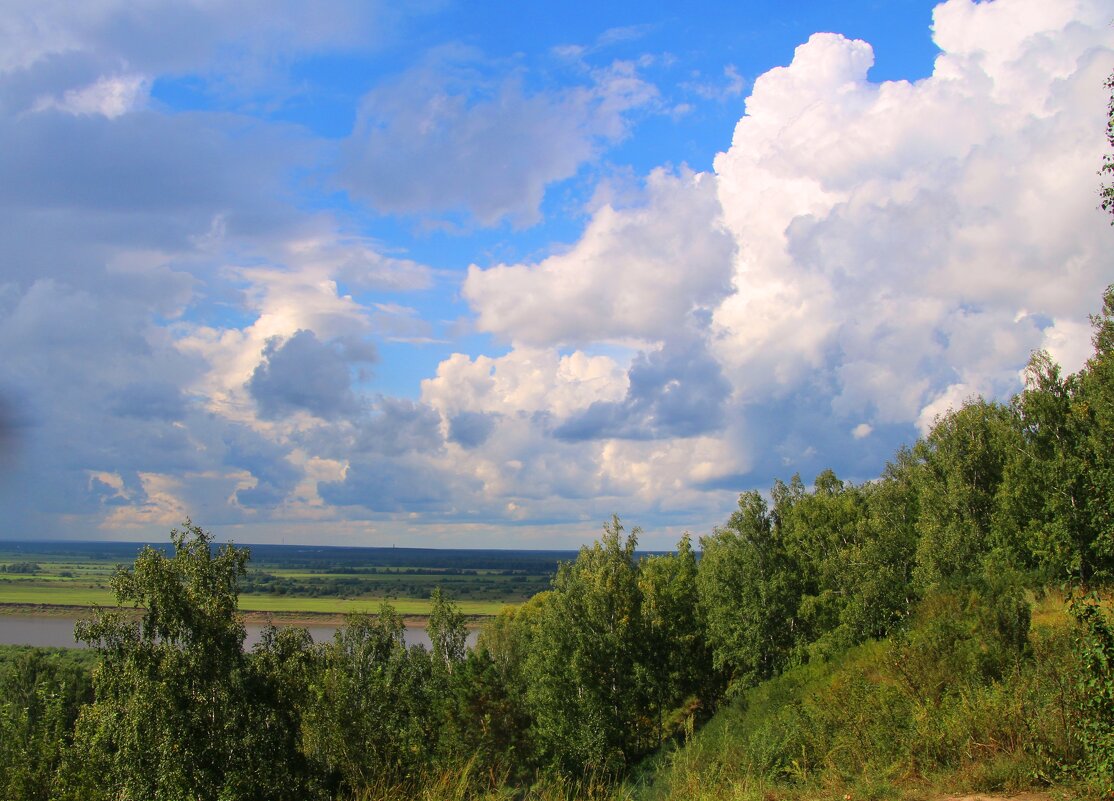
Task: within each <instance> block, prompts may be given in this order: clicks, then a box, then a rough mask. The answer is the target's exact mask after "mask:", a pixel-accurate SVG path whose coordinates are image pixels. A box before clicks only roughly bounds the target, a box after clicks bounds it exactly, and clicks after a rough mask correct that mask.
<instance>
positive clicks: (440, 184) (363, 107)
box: [0, 0, 1114, 547]
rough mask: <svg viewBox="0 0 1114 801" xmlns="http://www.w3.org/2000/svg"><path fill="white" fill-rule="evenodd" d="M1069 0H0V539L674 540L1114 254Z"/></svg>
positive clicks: (1050, 309) (876, 459) (1097, 92)
mask: <svg viewBox="0 0 1114 801" xmlns="http://www.w3.org/2000/svg"><path fill="white" fill-rule="evenodd" d="M1111 17H1112V15H1111V12H1110V11H1109V8H1108V7H1106V4H1105V3H1104V2H1101V1H1100V0H1055V1H1054V2H1049V0H994V2H983V3H975V2H971V0H948V2H945V3H940V4H935V3H928V2H919V1H914V0H893V1H891V2H876V1H872V2H866V1H864V2H844V3H837V4H833V3H821V2H799V3H793V4H789V5H788V7H787V6H786V4H775V3H772V2H770V3H766V2H755V3H718V2H708V3H690V4H686V6H685V7H684V9H683V10H682V9H681V8H680V7H679V6H677V5H676V4H662V3H646V2H639V3H633V2H631V3H606V4H592V5H583V6H582V5H579V4H569V3H561V4H555V3H533V4H518V5H514V4H493V3H453V2H447V1H445V2H441V1H440V0H430V1H429V2H419V3H410V4H406V5H405V7H403V8H401V9H400V8H396V7H393V6H392V5H389V4H376V3H366V2H351V1H350V0H327V2H318V3H314V4H306V3H302V2H298V1H297V0H281V1H280V2H277V3H276V2H267V3H263V2H260V0H230V1H229V2H224V3H209V2H200V0H195V2H169V0H144V2H138V3H137V2H130V1H129V2H124V1H123V0H95V2H90V3H86V4H82V5H81V6H79V7H76V8H75V7H72V6H71V5H70V4H65V3H53V2H42V1H41V0H35V1H34V2H31V0H17V1H16V2H14V3H8V4H6V5H5V7H4V9H3V10H0V54H2V55H0V202H2V203H3V205H4V209H5V213H4V215H3V217H2V219H0V346H2V347H3V349H4V352H5V353H6V354H7V356H6V358H5V359H4V360H3V362H2V363H0V410H2V413H3V415H2V417H3V419H2V420H0V422H2V423H3V425H2V428H0V430H2V431H4V432H5V433H4V436H3V438H2V447H3V452H2V456H0V498H2V501H0V502H2V503H3V505H4V509H5V515H4V518H5V519H4V522H3V523H0V537H5V538H33V537H50V538H111V539H161V538H162V537H164V536H165V533H166V532H167V531H168V529H169V528H170V527H172V526H173V525H175V524H176V523H177V522H180V521H181V519H182V518H183V517H184V516H186V515H190V516H192V518H193V519H194V520H195V521H196V522H198V523H200V524H201V525H203V526H205V527H206V528H210V529H212V530H213V531H214V532H215V533H216V534H217V535H218V537H221V538H230V539H235V540H237V541H240V542H264V541H276V542H277V541H286V542H297V541H306V542H325V543H337V544H369V545H375V544H388V543H395V544H404V543H405V544H411V545H420V546H505V547H568V546H575V545H577V544H580V543H582V542H585V541H590V540H591V539H592V538H593V537H594V536H595V534H596V532H597V531H598V530H599V525H600V523H601V522H602V521H603V520H605V519H608V518H609V517H610V515H611V514H612V513H618V514H620V515H621V516H622V517H623V518H624V520H625V521H627V522H628V523H629V524H631V525H641V526H642V527H643V528H644V529H645V533H644V535H643V540H642V542H643V545H644V546H646V547H668V546H669V545H671V544H672V543H673V542H675V541H676V539H677V538H678V537H679V536H680V534H681V533H682V532H683V531H685V530H689V531H692V532H693V533H695V534H697V535H699V534H701V533H706V532H707V531H709V530H710V529H711V527H712V526H714V525H716V524H717V523H720V522H722V521H723V520H725V519H726V517H727V516H728V515H729V513H730V511H731V509H732V507H733V505H734V503H735V499H736V497H737V495H738V493H739V492H740V491H742V490H747V489H752V488H758V489H765V488H768V487H769V486H770V484H771V483H772V481H773V480H774V479H775V478H778V477H781V478H787V477H789V476H790V475H792V474H793V473H794V472H799V473H801V475H802V476H803V477H804V478H805V479H806V481H807V480H811V478H812V477H813V476H814V475H815V474H816V473H817V472H818V471H819V470H821V469H824V468H826V467H832V468H834V469H836V470H837V472H838V473H839V474H840V475H841V476H843V477H845V478H847V479H849V480H853V481H864V480H869V479H870V478H872V477H873V476H876V475H877V474H878V473H879V472H880V470H881V469H882V467H883V466H884V464H885V461H886V459H887V458H888V457H890V456H891V455H892V454H893V452H894V450H895V449H896V448H897V447H898V446H899V445H900V444H902V443H909V442H911V441H912V440H913V439H914V438H915V437H916V436H918V434H919V433H921V432H923V431H925V430H926V429H927V427H928V426H929V425H931V421H932V419H933V418H934V417H935V416H936V415H937V414H940V413H942V412H944V411H946V410H947V409H948V408H950V407H954V406H955V405H957V404H959V403H962V402H963V400H964V399H966V398H968V397H972V396H975V395H982V396H984V397H991V398H997V399H1006V398H1008V397H1010V395H1011V394H1012V393H1014V392H1016V391H1017V390H1018V389H1019V388H1020V387H1021V381H1022V370H1023V368H1024V365H1025V363H1026V361H1027V359H1028V356H1029V354H1030V353H1031V352H1032V351H1033V350H1034V349H1037V348H1046V349H1048V350H1049V351H1050V352H1051V353H1052V354H1053V356H1054V357H1055V358H1057V359H1058V360H1060V361H1061V362H1062V363H1063V364H1064V366H1065V368H1066V369H1069V370H1071V369H1077V368H1078V367H1079V366H1080V365H1081V364H1082V362H1083V360H1084V359H1085V358H1086V356H1087V353H1088V349H1089V328H1088V323H1087V314H1088V313H1089V312H1092V311H1094V310H1095V307H1096V306H1097V304H1098V301H1099V298H1100V295H1101V292H1102V289H1103V288H1104V287H1105V285H1106V283H1107V282H1109V281H1110V280H1111V276H1114V269H1112V268H1114V264H1112V263H1111V257H1110V255H1109V254H1110V253H1111V252H1114V241H1112V229H1111V227H1110V226H1109V225H1107V224H1106V221H1105V220H1104V219H1103V218H1102V215H1101V213H1100V212H1099V211H1097V209H1096V208H1095V207H1096V205H1097V204H1096V191H1097V181H1098V179H1097V176H1096V174H1095V173H1096V170H1097V168H1098V165H1099V164H1100V163H1101V158H1102V154H1103V152H1104V149H1105V148H1106V143H1105V139H1104V136H1103V125H1104V109H1105V100H1106V96H1105V94H1104V89H1103V85H1102V84H1103V81H1104V79H1105V78H1106V77H1107V76H1108V75H1109V74H1110V72H1111V70H1112V69H1114V27H1112V26H1111Z"/></svg>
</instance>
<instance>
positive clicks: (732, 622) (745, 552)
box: [697, 492, 800, 687]
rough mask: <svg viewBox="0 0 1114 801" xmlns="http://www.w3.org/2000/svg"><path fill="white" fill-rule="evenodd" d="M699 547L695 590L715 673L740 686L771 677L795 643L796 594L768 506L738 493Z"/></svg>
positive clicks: (753, 494)
mask: <svg viewBox="0 0 1114 801" xmlns="http://www.w3.org/2000/svg"><path fill="white" fill-rule="evenodd" d="M700 546H701V549H702V551H703V554H702V558H701V561H700V571H699V573H698V575H697V587H698V589H699V593H700V604H701V609H702V613H703V615H704V619H705V626H706V637H707V640H708V645H709V646H710V648H711V650H712V659H713V664H714V666H715V668H716V669H718V670H722V671H724V672H725V673H726V674H727V676H728V677H729V678H730V679H731V681H732V682H733V683H734V684H735V685H736V686H737V687H746V686H750V685H753V684H755V683H757V682H759V681H761V680H763V679H766V678H769V677H770V676H773V675H774V674H775V673H776V672H778V671H779V670H780V669H781V668H782V667H783V666H784V665H785V664H786V663H787V662H788V660H789V657H790V654H791V652H792V648H793V645H794V642H795V640H796V628H797V620H796V606H797V603H798V598H799V595H800V589H799V586H798V579H797V576H796V571H795V570H794V565H793V563H792V562H791V561H790V559H789V555H788V554H787V552H786V550H785V547H784V546H783V544H782V542H781V541H780V539H779V537H778V536H777V532H776V531H775V529H774V526H773V519H772V517H771V516H770V513H769V508H768V506H767V504H766V501H765V500H764V499H763V498H762V496H761V495H759V494H758V493H757V492H747V493H743V494H742V495H741V496H740V497H739V509H738V511H736V512H735V513H734V514H732V515H731V519H730V520H729V521H728V523H727V525H726V526H724V527H722V528H719V529H716V531H715V532H714V533H713V534H712V535H711V536H709V537H704V538H702V539H701V540H700Z"/></svg>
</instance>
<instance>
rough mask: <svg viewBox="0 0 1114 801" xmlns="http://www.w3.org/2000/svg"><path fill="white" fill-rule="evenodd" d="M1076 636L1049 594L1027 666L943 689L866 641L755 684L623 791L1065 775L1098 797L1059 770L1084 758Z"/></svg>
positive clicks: (845, 791)
mask: <svg viewBox="0 0 1114 801" xmlns="http://www.w3.org/2000/svg"><path fill="white" fill-rule="evenodd" d="M1071 642H1072V641H1071V637H1070V632H1069V623H1068V618H1067V616H1066V613H1065V611H1064V605H1063V602H1062V600H1061V599H1059V598H1057V597H1054V596H1049V597H1046V598H1044V599H1043V600H1041V601H1040V602H1039V603H1037V604H1036V606H1035V607H1034V609H1033V628H1032V630H1031V634H1030V646H1031V650H1030V653H1029V654H1028V655H1027V656H1026V658H1025V659H1024V660H1023V661H1022V663H1021V664H1019V665H1018V666H1017V668H1016V670H1014V671H1013V672H1012V673H1011V674H1010V675H1006V676H1003V677H1002V678H1001V679H1000V680H998V681H993V682H986V681H983V682H979V681H970V682H956V684H955V686H953V687H951V688H948V690H947V691H946V692H945V693H944V694H943V695H942V697H939V698H936V699H931V698H925V697H921V696H919V695H918V692H917V690H916V688H913V687H910V686H909V685H908V684H907V683H906V682H904V681H903V680H902V679H901V678H900V674H901V670H899V669H898V668H897V667H896V666H895V660H898V659H901V658H904V654H903V652H901V651H899V650H898V649H897V648H896V647H895V645H894V643H892V642H889V641H886V642H871V643H867V644H865V645H862V646H859V647H857V648H853V649H851V650H850V651H848V652H846V653H845V654H843V655H842V656H841V657H838V658H836V659H834V660H832V661H831V662H827V663H821V664H811V665H805V666H803V667H799V668H795V669H793V670H790V671H787V672H786V673H785V674H784V675H782V676H780V677H779V678H776V679H774V680H772V681H768V682H765V683H764V684H762V685H760V686H758V687H756V688H753V689H752V690H749V691H747V692H746V693H744V694H743V695H742V696H741V697H739V698H737V699H735V700H734V701H733V702H731V703H729V704H727V705H725V707H724V708H722V709H721V710H720V711H719V712H717V714H716V715H715V716H714V717H713V718H712V720H710V721H709V722H708V724H707V725H706V726H704V727H703V728H702V729H701V730H700V731H699V732H698V733H696V734H695V735H694V736H691V737H689V738H688V739H687V742H685V743H684V744H683V745H681V746H679V747H676V748H674V749H672V750H668V751H666V752H664V753H662V754H659V755H657V756H656V757H654V758H653V759H651V760H650V761H649V762H648V763H646V764H645V765H643V766H642V769H641V770H640V771H639V772H637V773H636V776H635V778H634V779H633V780H632V781H631V782H629V783H628V785H627V786H626V787H625V788H623V790H622V791H621V792H620V793H619V794H618V797H633V798H635V799H637V800H638V801H705V800H706V801H759V800H761V801H776V800H777V799H794V800H798V799H799V800H800V801H803V800H804V799H824V798H830V799H836V800H837V801H838V800H839V799H845V798H851V799H855V801H860V800H861V799H908V800H911V799H925V798H934V797H939V796H941V795H944V794H950V793H961V792H972V791H981V792H987V791H999V792H1003V791H1008V792H1016V791H1019V790H1023V789H1030V788H1034V787H1042V786H1047V785H1048V784H1049V783H1052V784H1057V783H1059V784H1058V786H1057V787H1056V796H1057V797H1065V798H1067V797H1084V798H1085V797H1088V796H1089V795H1091V793H1092V792H1093V791H1092V790H1089V789H1088V787H1087V786H1086V783H1085V781H1084V782H1080V781H1078V778H1076V779H1072V777H1070V776H1066V775H1058V774H1057V772H1056V771H1055V770H1054V769H1053V768H1052V767H1051V763H1052V761H1053V759H1063V758H1065V757H1067V758H1068V759H1070V758H1072V757H1073V756H1075V757H1078V753H1076V752H1074V751H1073V748H1075V747H1076V746H1075V745H1074V743H1073V742H1072V740H1071V737H1070V736H1069V735H1068V734H1067V729H1068V723H1067V719H1066V716H1070V715H1071V714H1072V711H1071V706H1072V698H1071V697H1070V696H1071V693H1072V692H1073V689H1072V686H1071V671H1072V669H1073V666H1074V655H1073V653H1072V645H1071ZM1064 782H1068V783H1067V784H1064ZM1096 797H1097V796H1096Z"/></svg>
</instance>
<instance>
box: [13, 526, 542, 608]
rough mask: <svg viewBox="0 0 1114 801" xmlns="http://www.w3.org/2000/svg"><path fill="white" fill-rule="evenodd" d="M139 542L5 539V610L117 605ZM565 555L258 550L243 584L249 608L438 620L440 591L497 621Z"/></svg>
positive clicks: (243, 603)
mask: <svg viewBox="0 0 1114 801" xmlns="http://www.w3.org/2000/svg"><path fill="white" fill-rule="evenodd" d="M139 547H140V546H139V545H134V544H126V543H0V611H2V610H3V606H4V605H7V606H11V607H16V606H18V607H24V608H25V607H28V606H32V607H33V606H69V607H91V606H94V605H98V606H114V605H115V598H114V596H113V594H112V591H111V588H110V580H111V577H112V575H113V573H114V572H115V571H116V570H117V569H118V568H119V566H121V565H127V564H130V562H131V561H132V560H133V559H134V557H135V554H136V552H137V550H138V548H139ZM558 556H559V555H556V554H553V553H549V554H538V553H535V552H526V551H508V552H494V551H490V552H478V551H477V552H470V551H444V552H438V551H429V550H423V549H370V548H361V549H355V548H353V549H305V548H297V547H293V546H292V547H289V548H284V547H280V546H262V547H261V546H255V547H253V548H252V559H251V561H250V562H249V565H248V573H247V575H246V576H245V577H244V579H243V581H242V582H241V594H240V609H241V610H243V611H245V612H278V613H284V614H298V613H302V612H304V613H307V614H315V615H316V614H328V615H343V614H350V613H355V612H377V611H379V608H380V606H381V605H382V604H383V603H384V602H386V603H389V604H390V605H391V606H393V607H394V608H395V610H396V611H398V612H399V613H400V614H403V615H411V616H423V615H427V614H429V610H430V602H429V596H430V594H431V593H432V592H433V591H434V590H436V589H440V590H441V591H442V592H443V593H444V594H445V595H446V596H447V597H448V598H449V599H450V600H452V601H453V603H455V604H456V605H457V608H458V609H459V610H460V611H461V612H462V613H464V614H466V615H469V616H489V615H495V614H497V613H498V612H499V610H501V609H502V608H503V607H504V606H506V605H507V604H516V603H521V602H522V601H524V600H526V599H527V598H529V597H530V596H532V595H534V594H535V593H537V592H539V591H541V590H543V589H546V588H548V586H549V582H550V580H551V578H552V575H553V572H554V570H555V568H556V564H557V561H558Z"/></svg>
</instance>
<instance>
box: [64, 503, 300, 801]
mask: <svg viewBox="0 0 1114 801" xmlns="http://www.w3.org/2000/svg"><path fill="white" fill-rule="evenodd" d="M171 540H172V542H173V545H174V552H173V555H172V556H167V555H166V554H164V553H163V552H162V551H159V550H156V549H154V548H151V547H145V548H144V549H143V550H142V551H141V552H140V554H139V556H138V557H137V558H136V560H135V565H134V567H133V568H130V569H128V568H121V569H120V570H119V571H118V572H117V573H116V574H115V575H114V576H113V578H112V588H113V590H114V592H115V594H116V600H117V603H118V604H120V605H121V606H123V605H127V604H132V605H134V606H135V607H136V608H138V609H141V610H142V613H141V616H140V617H139V619H138V620H137V619H135V617H134V616H133V615H132V614H130V613H128V612H124V611H105V610H97V612H96V614H95V617H94V618H93V619H92V620H90V621H83V622H81V623H78V625H77V629H76V636H77V639H78V640H79V641H81V642H85V643H88V644H89V645H92V646H94V647H95V648H97V650H98V651H99V652H100V656H101V664H100V666H99V667H98V668H97V670H96V672H95V674H94V679H93V687H94V701H93V703H92V704H91V705H89V706H87V707H85V708H84V709H83V710H82V712H81V715H80V717H79V719H78V722H77V727H76V732H75V736H74V747H73V749H72V751H71V753H70V754H69V755H68V757H67V759H66V761H65V764H64V765H63V769H62V772H61V782H60V783H61V790H62V792H61V795H62V796H63V797H68V798H75V799H77V798H81V799H98V798H106V799H107V798H113V799H115V798H150V799H180V798H190V799H200V800H201V801H216V800H217V799H221V800H222V801H225V799H228V800H231V799H249V798H260V797H268V798H276V799H278V798H290V799H295V798H306V797H309V793H308V792H307V788H306V786H304V785H303V784H302V782H301V781H299V780H297V777H295V776H294V775H292V774H281V773H280V779H281V780H280V781H279V782H278V783H277V784H278V785H279V786H276V783H275V782H274V781H273V776H274V772H273V771H272V769H271V767H270V766H271V765H272V763H273V764H274V765H280V766H285V765H287V764H288V763H290V764H296V760H297V756H296V754H295V753H290V752H288V753H283V752H282V751H281V750H271V751H269V752H264V751H261V750H257V749H252V748H249V747H245V746H246V745H250V744H251V743H252V742H254V741H256V740H257V739H258V735H259V732H257V731H255V730H254V727H255V726H256V725H257V724H258V723H259V721H260V719H261V718H262V719H266V720H267V721H268V724H269V725H271V726H278V725H283V724H285V725H289V726H294V725H296V721H292V720H290V719H289V717H288V716H286V717H284V716H283V715H281V714H274V715H270V714H266V712H267V710H266V709H265V706H261V705H265V704H266V702H267V698H268V696H272V695H273V694H272V693H270V692H263V691H262V690H263V688H262V687H260V682H262V684H263V685H266V684H267V683H268V681H269V679H268V678H267V677H266V676H260V675H258V673H257V672H256V673H255V675H254V677H253V671H252V669H251V667H250V666H249V664H248V658H247V655H246V654H245V653H244V650H243V644H244V636H245V632H244V625H243V622H242V620H241V618H240V616H239V614H238V612H237V601H238V594H239V590H238V582H239V580H240V578H241V577H242V576H243V575H244V571H245V569H246V563H247V559H248V552H247V551H246V550H244V549H238V548H234V547H233V546H231V545H224V546H221V547H220V548H219V549H217V550H216V551H215V553H214V549H213V547H212V536H211V535H210V534H209V533H208V532H206V531H203V530H202V529H201V528H200V527H199V526H195V525H193V524H192V523H191V522H190V521H189V520H187V521H186V522H185V524H184V525H183V527H182V529H181V530H177V529H175V530H174V531H172V532H171ZM283 742H285V743H287V744H288V745H292V744H293V743H295V742H296V738H295V737H291V736H288V735H287V734H286V733H284V732H281V731H277V730H272V731H270V732H269V733H268V736H267V743H268V746H270V747H272V748H276V747H277V746H278V745H279V744H280V743H283Z"/></svg>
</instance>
